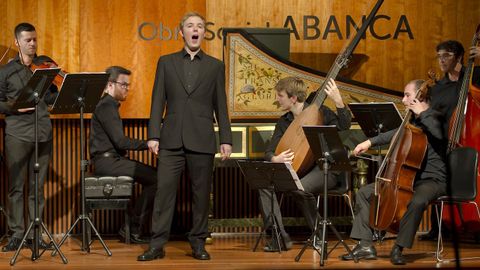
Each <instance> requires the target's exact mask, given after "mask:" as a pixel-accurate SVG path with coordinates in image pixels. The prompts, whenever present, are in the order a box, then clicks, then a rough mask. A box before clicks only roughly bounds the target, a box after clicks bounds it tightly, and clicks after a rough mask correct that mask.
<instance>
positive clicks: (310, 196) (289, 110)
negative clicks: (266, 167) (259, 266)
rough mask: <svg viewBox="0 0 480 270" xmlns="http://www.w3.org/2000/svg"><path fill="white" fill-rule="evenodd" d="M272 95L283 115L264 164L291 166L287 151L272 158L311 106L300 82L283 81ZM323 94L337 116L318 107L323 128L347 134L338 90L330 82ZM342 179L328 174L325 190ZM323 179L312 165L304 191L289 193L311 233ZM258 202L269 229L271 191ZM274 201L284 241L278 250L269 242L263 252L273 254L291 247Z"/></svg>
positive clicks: (262, 191) (345, 114) (293, 79)
mask: <svg viewBox="0 0 480 270" xmlns="http://www.w3.org/2000/svg"><path fill="white" fill-rule="evenodd" d="M275 91H276V99H277V102H278V104H279V106H280V108H281V109H282V110H283V111H286V113H285V114H284V115H282V117H280V119H279V120H278V121H277V124H276V125H275V131H274V132H273V135H272V140H271V141H270V144H269V145H268V147H267V149H266V150H265V159H266V160H267V161H271V162H279V163H283V162H292V161H293V158H294V155H295V153H293V152H292V151H291V150H290V149H289V150H286V151H284V152H282V153H279V154H278V155H275V149H276V148H277V146H278V143H279V142H280V139H281V138H282V136H283V134H284V133H285V131H286V130H287V129H288V127H289V126H290V124H291V123H292V122H293V120H294V119H295V117H297V116H298V115H300V113H302V111H303V110H305V108H307V107H308V106H309V105H310V104H309V103H307V102H306V97H307V86H306V84H305V83H304V82H303V80H302V79H300V78H297V77H286V78H283V79H281V80H279V81H278V83H277V84H276V85H275ZM325 92H326V93H327V96H328V97H329V98H330V99H331V100H332V101H333V102H334V104H335V107H336V111H337V113H335V112H333V111H332V110H331V109H330V108H328V107H326V106H321V107H320V108H319V111H321V112H322V114H323V120H324V124H325V125H335V126H336V127H337V129H338V130H348V129H349V128H350V125H351V119H352V115H351V114H350V111H349V110H348V109H347V108H346V106H345V104H344V103H343V99H342V96H341V95H340V92H339V90H338V87H337V85H336V83H335V81H334V80H333V79H332V80H330V81H329V82H328V83H327V87H326V89H325ZM341 176H343V175H342V173H341V172H333V171H331V172H329V175H328V179H327V183H326V184H327V187H328V188H329V189H331V188H333V187H335V185H336V183H337V177H341ZM323 177H324V176H323V171H322V170H320V168H319V167H318V166H317V165H313V166H312V168H311V169H310V170H309V172H308V173H307V174H306V175H305V176H304V177H302V179H300V181H301V182H302V185H303V188H304V191H301V190H298V191H294V192H292V194H293V195H294V198H295V201H296V202H297V204H298V206H299V208H300V209H301V210H302V212H303V216H304V217H305V219H306V221H307V224H308V226H309V227H310V229H311V230H312V231H313V230H315V222H316V219H317V215H318V214H317V213H318V211H317V207H316V199H315V195H314V194H315V193H320V192H322V191H323V186H324V185H325V181H324V178H323ZM259 198H260V210H261V212H262V216H263V222H264V226H266V227H268V225H271V224H270V220H269V219H268V216H269V215H270V212H271V210H272V209H271V208H272V206H271V201H270V200H271V193H270V191H269V190H266V189H260V190H259ZM273 200H274V201H273V213H274V216H275V219H276V221H277V223H278V225H279V231H280V233H281V235H282V238H283V243H281V244H282V245H283V246H282V247H278V244H277V242H276V241H271V242H270V243H268V244H267V245H266V246H265V247H264V251H266V252H275V251H278V250H279V249H280V248H282V249H284V250H288V249H290V248H291V246H292V242H291V240H290V237H289V235H288V234H287V232H286V231H285V228H284V226H283V222H282V214H281V212H280V206H279V204H278V202H277V199H276V196H274V198H273Z"/></svg>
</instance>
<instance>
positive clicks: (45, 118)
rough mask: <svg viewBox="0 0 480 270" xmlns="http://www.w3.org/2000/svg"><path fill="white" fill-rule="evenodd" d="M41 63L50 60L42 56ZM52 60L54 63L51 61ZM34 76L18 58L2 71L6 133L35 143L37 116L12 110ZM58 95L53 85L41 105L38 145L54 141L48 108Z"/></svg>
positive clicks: (1, 104) (1, 105)
mask: <svg viewBox="0 0 480 270" xmlns="http://www.w3.org/2000/svg"><path fill="white" fill-rule="evenodd" d="M37 58H41V59H42V61H43V60H46V59H50V58H49V57H47V56H39V57H37V56H36V57H35V58H34V59H33V62H37V61H36V59H37ZM50 60H51V59H50ZM32 75H33V72H32V71H31V70H30V69H29V68H28V67H27V66H25V65H23V64H22V63H21V62H20V58H19V57H18V56H17V57H15V58H14V59H13V60H12V61H10V62H9V63H8V64H6V65H5V66H3V67H2V68H1V69H0V113H2V114H5V123H6V129H5V133H6V134H7V135H11V136H13V137H16V138H17V139H19V140H22V141H27V142H34V141H35V129H34V127H35V112H34V111H33V110H32V111H29V112H25V113H20V112H18V111H16V110H13V109H12V108H11V104H12V102H14V101H15V100H16V99H17V97H18V96H19V95H20V93H21V90H22V89H23V88H24V87H25V86H26V85H27V82H28V80H29V79H30V78H31V77H32ZM57 95H58V91H57V87H56V86H54V85H52V86H51V87H50V88H49V89H48V90H47V92H46V93H45V95H44V96H43V97H42V98H41V99H40V102H39V104H38V141H39V142H46V141H49V140H51V139H52V124H51V122H50V117H49V115H50V114H49V112H48V105H51V104H53V102H55V99H56V97H57Z"/></svg>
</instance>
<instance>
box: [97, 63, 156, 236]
mask: <svg viewBox="0 0 480 270" xmlns="http://www.w3.org/2000/svg"><path fill="white" fill-rule="evenodd" d="M105 72H106V73H107V74H108V75H109V77H108V83H107V85H106V86H105V90H104V96H103V97H102V99H101V100H100V102H98V104H97V106H96V107H95V111H94V112H93V115H92V124H91V131H90V156H91V159H92V161H93V165H94V170H95V174H96V175H99V176H102V175H109V176H121V175H125V176H130V177H132V178H133V179H134V180H135V181H137V182H138V183H140V184H142V194H141V195H140V196H139V197H138V198H137V201H136V202H135V207H134V209H133V213H132V224H131V228H132V229H131V232H130V239H132V242H133V243H136V244H142V243H147V242H148V240H146V239H144V238H142V237H141V234H142V227H143V225H144V224H145V222H146V221H147V218H148V217H149V216H150V215H149V214H150V212H151V209H152V208H153V199H154V197H155V187H156V184H157V179H156V177H155V175H156V174H155V168H153V167H151V166H148V165H146V164H143V163H141V162H138V161H135V160H131V159H129V158H127V157H126V156H125V155H126V153H127V150H147V149H148V146H147V141H145V140H137V139H132V138H129V137H127V136H125V134H124V132H123V123H122V119H121V118H120V113H119V112H118V108H119V107H120V103H121V102H123V101H125V100H126V99H127V94H128V90H129V87H130V74H131V72H130V70H128V69H125V68H123V67H119V66H112V67H109V68H107V70H105ZM119 234H120V235H121V236H122V237H124V238H125V237H126V233H125V227H124V226H122V227H121V228H120V231H119Z"/></svg>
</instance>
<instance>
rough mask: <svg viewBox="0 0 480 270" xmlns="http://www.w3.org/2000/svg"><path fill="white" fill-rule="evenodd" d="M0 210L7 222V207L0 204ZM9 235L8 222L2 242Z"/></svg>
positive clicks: (0, 160)
mask: <svg viewBox="0 0 480 270" xmlns="http://www.w3.org/2000/svg"><path fill="white" fill-rule="evenodd" d="M2 162H3V156H2V154H0V163H2ZM0 212H1V214H2V215H3V217H4V218H5V223H7V222H6V221H7V217H8V215H7V212H5V208H4V207H3V205H0ZM7 236H8V224H6V225H5V233H4V234H3V235H2V237H0V243H2V242H3V239H5V238H6V237H7Z"/></svg>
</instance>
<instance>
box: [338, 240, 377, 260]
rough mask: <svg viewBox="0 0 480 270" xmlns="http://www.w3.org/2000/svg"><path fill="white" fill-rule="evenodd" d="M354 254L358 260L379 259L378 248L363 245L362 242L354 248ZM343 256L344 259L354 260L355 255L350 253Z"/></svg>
mask: <svg viewBox="0 0 480 270" xmlns="http://www.w3.org/2000/svg"><path fill="white" fill-rule="evenodd" d="M352 254H353V256H355V257H356V258H357V259H358V260H376V259H377V250H376V249H375V247H374V246H373V245H371V246H368V247H362V246H361V245H360V244H358V245H356V246H355V248H354V249H353V250H352ZM341 258H342V260H344V261H351V260H353V257H352V256H351V255H350V254H349V253H347V254H344V255H342V257H341Z"/></svg>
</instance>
